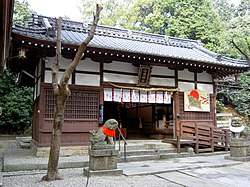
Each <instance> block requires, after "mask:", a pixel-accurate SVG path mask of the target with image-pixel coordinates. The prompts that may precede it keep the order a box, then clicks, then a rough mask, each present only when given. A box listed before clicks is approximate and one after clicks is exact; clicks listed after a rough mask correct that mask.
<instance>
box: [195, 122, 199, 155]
mask: <svg viewBox="0 0 250 187" xmlns="http://www.w3.org/2000/svg"><path fill="white" fill-rule="evenodd" d="M195 140H196V141H195V154H198V153H199V133H198V125H197V123H195Z"/></svg>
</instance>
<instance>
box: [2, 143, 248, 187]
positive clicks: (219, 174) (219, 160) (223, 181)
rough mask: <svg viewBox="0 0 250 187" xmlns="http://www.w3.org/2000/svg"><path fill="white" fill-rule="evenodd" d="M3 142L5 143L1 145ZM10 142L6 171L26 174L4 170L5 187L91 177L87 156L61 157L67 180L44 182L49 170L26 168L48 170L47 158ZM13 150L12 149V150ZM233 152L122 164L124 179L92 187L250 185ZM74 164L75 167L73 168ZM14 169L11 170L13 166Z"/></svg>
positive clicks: (97, 181)
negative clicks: (86, 169)
mask: <svg viewBox="0 0 250 187" xmlns="http://www.w3.org/2000/svg"><path fill="white" fill-rule="evenodd" d="M0 143H1V142H0ZM8 143H10V144H9V145H11V146H9V148H10V149H8V151H7V152H6V154H5V155H4V168H5V169H6V168H8V165H10V164H11V165H12V167H15V166H16V167H19V169H20V168H23V170H22V171H14V170H13V171H8V172H7V171H3V172H2V175H3V180H2V186H3V187H47V186H50V187H57V186H67V187H70V186H72V187H78V186H79V187H82V186H86V184H87V181H88V178H87V176H84V175H83V168H84V167H86V165H85V166H84V165H83V164H82V165H79V164H81V163H83V161H84V159H85V161H86V162H87V159H88V158H87V157H80V156H78V157H77V156H75V157H67V158H60V162H61V163H64V164H68V166H69V167H68V168H67V169H60V170H59V171H60V174H61V176H62V177H63V180H58V181H52V182H44V181H41V178H42V177H43V176H44V175H45V174H46V169H40V170H38V169H36V170H29V171H28V170H25V167H30V165H31V164H33V166H37V165H39V163H40V164H41V163H43V164H44V165H45V167H46V164H47V161H48V159H47V158H36V157H33V156H31V155H30V152H29V150H24V149H19V148H15V144H11V143H13V142H8ZM11 148H12V149H11ZM228 155H229V153H224V154H217V155H216V154H203V155H202V156H194V157H185V158H173V159H167V160H152V161H143V162H129V163H118V168H119V169H122V170H123V175H120V176H101V177H100V176H99V177H98V176H92V177H90V178H89V181H88V185H87V186H89V187H99V186H103V187H113V186H114V187H115V186H116V187H117V186H119V187H137V186H138V187H139V186H143V187H165V186H166V187H168V186H169V187H170V186H171V187H172V186H173V187H175V186H176V187H179V186H190V187H200V186H202V187H203V186H205V187H206V186H207V187H210V186H211V187H217V186H219V187H225V186H230V187H237V186H243V187H248V186H250V174H249V171H250V162H240V161H233V160H227V159H225V156H228ZM71 163H73V165H71ZM9 168H10V167H9Z"/></svg>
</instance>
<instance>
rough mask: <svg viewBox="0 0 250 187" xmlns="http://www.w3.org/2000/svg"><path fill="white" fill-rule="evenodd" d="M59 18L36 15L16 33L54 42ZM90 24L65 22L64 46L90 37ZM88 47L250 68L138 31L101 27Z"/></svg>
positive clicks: (177, 40)
mask: <svg viewBox="0 0 250 187" xmlns="http://www.w3.org/2000/svg"><path fill="white" fill-rule="evenodd" d="M55 25H56V19H53V18H49V17H44V16H34V17H33V21H32V22H31V23H30V26H29V27H28V28H24V27H20V26H15V27H13V32H14V33H16V34H19V35H22V36H25V37H30V38H34V39H38V40H42V41H47V42H55V41H56V36H55V29H56V26H55ZM89 28H90V26H89V25H84V24H82V23H79V22H74V21H67V20H64V21H63V26H62V43H63V44H68V45H79V44H80V43H81V42H82V41H83V40H84V38H86V36H87V32H88V29H89ZM89 47H94V48H99V49H106V50H115V51H121V52H126V53H136V54H141V55H142V56H143V55H152V56H156V57H166V58H168V57H170V58H177V59H183V60H190V61H197V62H204V63H209V64H211V65H212V64H214V65H222V66H227V67H235V68H244V69H245V68H249V64H248V63H247V61H246V60H236V59H233V58H229V57H225V56H222V55H220V54H217V53H214V52H212V51H209V50H207V49H205V48H204V47H203V46H202V44H201V43H200V42H198V41H195V40H189V39H181V38H174V37H166V36H164V35H156V34H149V33H145V32H139V31H131V30H126V29H118V28H114V27H107V26H98V27H97V29H96V34H95V36H94V38H93V40H92V41H91V42H90V44H89Z"/></svg>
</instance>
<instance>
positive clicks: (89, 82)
mask: <svg viewBox="0 0 250 187" xmlns="http://www.w3.org/2000/svg"><path fill="white" fill-rule="evenodd" d="M75 84H76V85H85V86H100V75H93V74H82V73H76V82H75Z"/></svg>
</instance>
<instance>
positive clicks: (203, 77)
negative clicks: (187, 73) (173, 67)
mask: <svg viewBox="0 0 250 187" xmlns="http://www.w3.org/2000/svg"><path fill="white" fill-rule="evenodd" d="M197 81H203V82H210V83H212V82H213V79H212V75H211V74H209V73H207V72H205V71H204V72H202V73H197Z"/></svg>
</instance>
